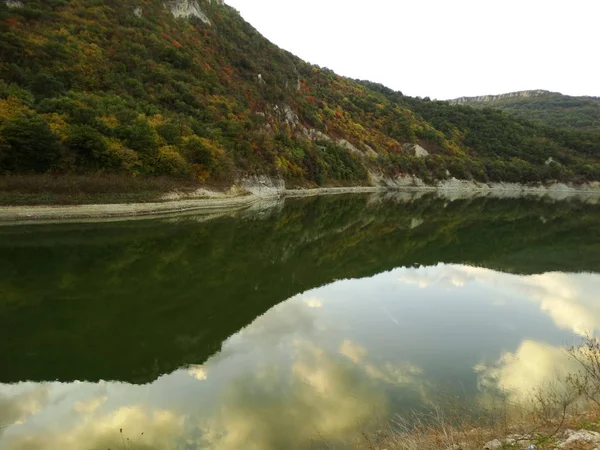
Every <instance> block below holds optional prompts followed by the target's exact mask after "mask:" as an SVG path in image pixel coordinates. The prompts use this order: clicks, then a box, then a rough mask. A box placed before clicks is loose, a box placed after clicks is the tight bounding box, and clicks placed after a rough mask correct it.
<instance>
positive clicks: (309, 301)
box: [304, 297, 323, 308]
mask: <svg viewBox="0 0 600 450" xmlns="http://www.w3.org/2000/svg"><path fill="white" fill-rule="evenodd" d="M304 303H306V305H307V306H308V307H309V308H322V307H323V301H322V300H320V299H318V298H316V297H311V298H306V299H304Z"/></svg>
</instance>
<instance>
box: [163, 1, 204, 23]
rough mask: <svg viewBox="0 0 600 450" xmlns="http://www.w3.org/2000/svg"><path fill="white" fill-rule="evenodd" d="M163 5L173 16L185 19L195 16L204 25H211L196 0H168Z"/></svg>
mask: <svg viewBox="0 0 600 450" xmlns="http://www.w3.org/2000/svg"><path fill="white" fill-rule="evenodd" d="M165 6H166V7H167V8H168V9H169V11H171V14H173V15H174V16H175V17H178V18H179V17H182V18H185V19H189V18H190V17H197V18H198V19H200V20H201V21H202V22H204V23H205V24H206V25H212V23H211V21H210V19H209V18H208V16H207V15H206V13H205V12H204V11H202V8H200V5H199V4H198V2H197V0H168V1H167V2H166V3H165Z"/></svg>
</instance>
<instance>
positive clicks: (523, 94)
mask: <svg viewBox="0 0 600 450" xmlns="http://www.w3.org/2000/svg"><path fill="white" fill-rule="evenodd" d="M549 94H552V92H550V91H544V90H542V89H537V90H532V91H518V92H509V93H508V94H500V95H480V96H476V97H460V98H456V99H454V100H448V103H451V104H458V105H460V104H463V103H486V102H494V101H497V100H502V99H506V98H531V97H542V96H545V95H549Z"/></svg>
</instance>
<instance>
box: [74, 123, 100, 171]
mask: <svg viewBox="0 0 600 450" xmlns="http://www.w3.org/2000/svg"><path fill="white" fill-rule="evenodd" d="M64 145H65V147H66V148H67V149H68V150H69V151H71V152H72V153H73V154H74V155H76V160H77V165H78V166H79V167H80V168H82V169H99V168H101V167H102V161H103V159H105V157H106V151H107V149H108V144H107V143H106V139H104V136H102V134H100V133H99V132H98V131H97V130H96V129H94V128H92V127H90V126H89V125H72V126H70V127H69V129H68V130H67V139H66V140H65V142H64Z"/></svg>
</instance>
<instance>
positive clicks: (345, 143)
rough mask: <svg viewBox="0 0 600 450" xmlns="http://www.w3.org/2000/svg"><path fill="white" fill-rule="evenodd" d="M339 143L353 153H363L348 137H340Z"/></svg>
mask: <svg viewBox="0 0 600 450" xmlns="http://www.w3.org/2000/svg"><path fill="white" fill-rule="evenodd" d="M337 145H339V146H340V147H342V148H345V149H346V150H349V151H351V152H352V153H357V154H362V152H361V151H360V150H359V149H357V148H356V147H355V146H354V145H352V144H351V143H350V142H348V141H347V140H346V139H339V140H338V141H337Z"/></svg>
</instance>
